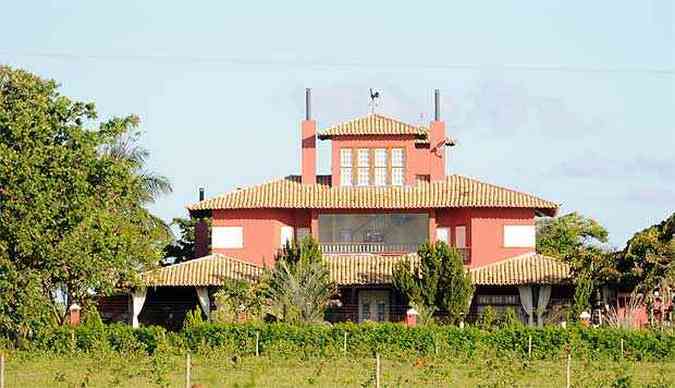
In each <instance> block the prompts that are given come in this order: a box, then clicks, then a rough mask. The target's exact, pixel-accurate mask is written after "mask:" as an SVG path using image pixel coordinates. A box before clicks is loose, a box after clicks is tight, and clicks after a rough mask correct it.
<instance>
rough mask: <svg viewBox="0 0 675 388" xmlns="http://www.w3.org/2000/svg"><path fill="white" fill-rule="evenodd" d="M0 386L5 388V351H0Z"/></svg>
mask: <svg viewBox="0 0 675 388" xmlns="http://www.w3.org/2000/svg"><path fill="white" fill-rule="evenodd" d="M0 388H5V353H0Z"/></svg>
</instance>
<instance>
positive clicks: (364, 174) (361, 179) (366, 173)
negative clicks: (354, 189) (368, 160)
mask: <svg viewBox="0 0 675 388" xmlns="http://www.w3.org/2000/svg"><path fill="white" fill-rule="evenodd" d="M357 182H358V185H359V186H368V185H369V184H370V169H368V168H362V167H359V171H358V180H357Z"/></svg>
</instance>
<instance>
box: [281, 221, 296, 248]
mask: <svg viewBox="0 0 675 388" xmlns="http://www.w3.org/2000/svg"><path fill="white" fill-rule="evenodd" d="M279 233H280V239H279V240H280V242H281V243H280V246H281V247H282V248H283V247H285V246H286V242H289V243H293V234H294V231H293V227H292V226H286V225H283V226H281V230H280V232H279Z"/></svg>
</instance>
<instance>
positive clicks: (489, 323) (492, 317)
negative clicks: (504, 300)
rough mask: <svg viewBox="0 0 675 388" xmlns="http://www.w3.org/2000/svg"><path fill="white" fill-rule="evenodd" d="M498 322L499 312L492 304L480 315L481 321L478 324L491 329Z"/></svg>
mask: <svg viewBox="0 0 675 388" xmlns="http://www.w3.org/2000/svg"><path fill="white" fill-rule="evenodd" d="M496 323H497V312H496V311H495V309H494V308H492V306H487V307H486V308H485V310H483V314H481V316H480V321H479V322H478V325H479V326H480V327H481V328H483V329H485V330H489V329H491V328H493V327H494V326H495V325H496Z"/></svg>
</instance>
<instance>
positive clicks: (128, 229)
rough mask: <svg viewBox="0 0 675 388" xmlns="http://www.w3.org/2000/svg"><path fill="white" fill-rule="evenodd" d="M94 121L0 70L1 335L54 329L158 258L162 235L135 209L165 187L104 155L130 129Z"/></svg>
mask: <svg viewBox="0 0 675 388" xmlns="http://www.w3.org/2000/svg"><path fill="white" fill-rule="evenodd" d="M96 119H97V114H96V110H95V107H94V104H93V103H83V102H78V101H73V100H71V99H69V98H68V97H66V96H63V95H61V94H60V93H59V91H58V85H57V84H56V82H54V81H51V80H44V79H41V78H39V77H38V76H36V75H33V74H31V73H28V72H26V71H22V70H16V69H12V68H9V67H0V295H2V298H0V333H4V334H6V335H11V336H13V337H15V338H16V337H20V336H30V335H32V334H34V333H35V331H36V330H39V329H40V328H41V327H44V326H46V325H50V324H53V323H60V322H63V319H64V317H65V312H66V311H65V307H66V306H67V305H68V304H70V303H71V302H77V303H80V304H81V305H83V307H84V308H85V309H86V308H87V306H88V305H89V304H90V303H91V302H92V301H93V299H94V298H95V297H96V295H105V294H109V293H111V292H113V291H115V290H117V289H118V288H119V287H120V286H121V285H133V284H137V282H138V281H139V277H138V273H139V271H140V270H143V269H145V268H146V267H149V266H152V265H154V264H156V263H157V261H158V259H159V258H160V257H161V250H162V247H163V246H164V244H165V241H166V240H167V239H168V235H167V233H166V228H165V226H164V224H163V223H162V222H161V220H159V219H157V218H156V217H154V216H152V215H151V214H150V213H149V212H148V211H147V210H146V209H145V207H144V205H146V204H147V203H148V202H150V201H152V200H153V198H154V197H155V195H157V194H158V193H160V192H164V191H166V190H167V186H166V185H165V184H166V183H167V182H166V180H164V179H163V178H159V177H158V176H153V175H152V174H143V173H142V171H143V163H142V162H143V160H144V159H139V158H138V157H137V156H138V154H135V155H136V156H129V155H127V156H122V155H123V153H118V152H113V150H114V149H115V147H116V145H117V144H119V143H120V141H121V139H138V137H137V135H136V133H137V132H136V128H137V126H138V124H139V120H138V118H137V117H135V116H128V117H123V118H113V119H111V120H108V121H104V122H101V123H99V124H98V125H97V122H96ZM131 143H133V142H132V141H131V140H129V143H128V144H129V145H130V146H131V145H132V144H131ZM134 147H135V146H134ZM151 182H155V183H151ZM156 183H159V186H157V185H155V184H156Z"/></svg>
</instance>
